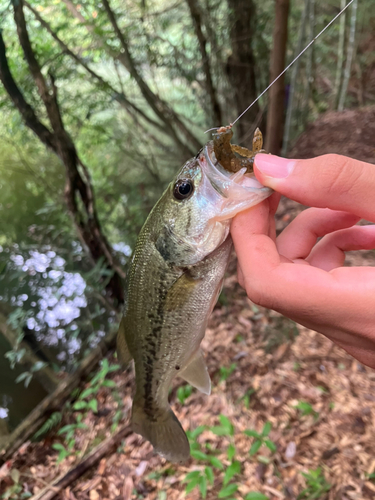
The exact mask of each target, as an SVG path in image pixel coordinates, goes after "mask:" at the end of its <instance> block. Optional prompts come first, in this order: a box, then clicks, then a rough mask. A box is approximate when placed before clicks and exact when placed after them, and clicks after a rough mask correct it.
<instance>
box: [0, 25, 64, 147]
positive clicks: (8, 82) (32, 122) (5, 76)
mask: <svg viewBox="0 0 375 500" xmlns="http://www.w3.org/2000/svg"><path fill="white" fill-rule="evenodd" d="M0 80H1V83H2V84H3V85H4V88H5V90H6V91H7V93H8V95H9V97H10V98H11V99H12V101H13V104H14V105H15V106H16V108H17V109H18V111H19V112H20V113H21V115H22V118H23V119H24V120H25V123H26V125H27V126H28V127H29V128H30V129H31V130H32V131H33V132H34V133H35V134H36V135H37V136H38V137H39V139H40V140H41V141H42V142H43V144H44V145H46V146H47V147H48V148H49V149H52V151H54V152H55V153H56V152H57V148H56V143H55V138H54V136H53V133H52V132H51V131H50V130H49V129H48V128H47V127H46V126H45V125H43V123H42V122H40V121H39V119H38V118H37V116H36V114H35V113H34V110H33V108H32V107H31V106H30V105H29V104H28V103H27V102H26V100H25V98H24V96H23V94H22V93H21V91H20V89H19V88H18V86H17V84H16V82H15V81H14V79H13V76H12V74H11V72H10V69H9V65H8V59H7V56H6V48H5V44H4V39H3V36H2V33H1V30H0Z"/></svg>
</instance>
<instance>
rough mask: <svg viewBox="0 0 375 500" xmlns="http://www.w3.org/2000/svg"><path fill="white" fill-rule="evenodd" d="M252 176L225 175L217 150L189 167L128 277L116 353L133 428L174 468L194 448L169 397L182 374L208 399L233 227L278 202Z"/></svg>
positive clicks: (170, 191) (150, 227)
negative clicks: (127, 368) (126, 377)
mask: <svg viewBox="0 0 375 500" xmlns="http://www.w3.org/2000/svg"><path fill="white" fill-rule="evenodd" d="M245 173H246V168H242V169H240V170H239V171H238V172H236V173H231V172H228V171H226V170H225V169H223V168H222V167H221V165H220V164H219V163H218V162H217V159H216V157H215V151H214V143H213V142H209V143H208V144H207V145H206V146H205V147H204V148H203V149H202V150H201V151H200V152H199V153H198V155H197V156H196V157H195V158H192V159H191V160H189V161H187V162H186V163H185V165H183V167H182V168H181V170H180V171H179V172H178V174H177V176H176V177H175V179H174V180H173V181H172V182H171V183H170V185H169V186H168V188H167V189H166V191H165V192H164V194H163V195H162V197H161V198H160V199H159V201H158V202H157V203H156V205H155V207H154V208H153V209H152V211H151V213H150V214H149V216H148V218H147V220H146V222H145V224H144V226H143V228H142V230H141V232H140V234H139V236H138V240H137V243H136V247H135V251H134V254H133V257H132V260H131V264H130V269H129V272H128V275H127V283H126V305H125V311H124V316H123V319H122V321H121V324H120V328H119V333H118V340H117V349H118V355H119V359H120V361H122V362H123V363H127V362H129V361H130V360H131V359H132V358H133V359H134V364H135V378H136V392H135V397H134V401H133V409H132V417H131V421H132V426H133V429H134V431H135V432H137V433H139V434H141V435H142V436H143V437H145V438H146V439H148V440H149V441H150V442H151V443H152V445H153V446H154V449H155V451H156V452H158V453H160V454H161V455H162V456H164V457H165V458H166V459H168V460H170V461H173V462H183V461H185V460H187V459H188V458H189V456H190V448H189V442H188V439H187V437H186V434H185V432H184V430H183V428H182V426H181V424H180V422H179V421H178V419H177V417H176V416H175V414H174V413H173V411H172V410H171V408H170V406H169V403H168V391H169V389H170V386H171V383H172V380H173V379H174V377H176V376H177V375H178V376H180V377H181V378H183V379H184V380H186V381H187V382H188V383H189V384H191V385H192V386H194V387H196V388H197V389H199V390H200V391H202V392H203V393H205V394H210V391H211V381H210V377H209V374H208V372H207V368H206V365H205V362H204V358H203V354H202V352H201V350H200V343H201V341H202V339H203V337H204V333H205V329H206V325H207V321H208V318H209V316H210V314H211V311H212V309H213V307H214V305H215V303H216V301H217V298H218V296H219V293H220V291H221V288H222V283H223V278H224V273H225V270H226V267H227V264H228V260H229V256H230V252H231V249H232V240H231V237H230V235H229V229H230V220H231V218H232V217H234V215H236V214H237V213H238V212H240V211H242V210H245V209H247V208H249V207H252V206H254V205H256V204H258V203H260V202H261V201H262V200H264V199H265V198H267V197H268V196H269V195H270V194H271V190H270V189H268V188H265V187H263V186H261V185H260V184H259V183H258V182H257V181H256V180H255V179H249V178H248V176H246V175H245Z"/></svg>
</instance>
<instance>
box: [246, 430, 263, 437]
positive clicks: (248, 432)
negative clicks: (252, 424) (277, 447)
mask: <svg viewBox="0 0 375 500" xmlns="http://www.w3.org/2000/svg"><path fill="white" fill-rule="evenodd" d="M243 433H244V434H246V436H249V437H254V438H260V437H261V436H260V434H259V432H257V431H255V430H254V429H248V430H246V431H244V432H243Z"/></svg>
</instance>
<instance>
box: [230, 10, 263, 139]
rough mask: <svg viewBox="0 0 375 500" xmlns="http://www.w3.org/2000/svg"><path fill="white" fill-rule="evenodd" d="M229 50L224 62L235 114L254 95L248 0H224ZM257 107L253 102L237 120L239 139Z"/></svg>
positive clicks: (249, 126) (247, 129)
mask: <svg viewBox="0 0 375 500" xmlns="http://www.w3.org/2000/svg"><path fill="white" fill-rule="evenodd" d="M227 1H228V7H229V25H230V40H231V49H232V54H231V55H230V56H229V58H228V60H227V64H226V70H227V73H228V78H229V82H230V84H231V86H232V92H233V94H234V99H235V103H236V108H237V109H236V116H235V118H236V117H237V116H238V115H240V114H241V113H242V111H243V110H244V109H246V108H247V106H248V105H249V104H250V103H251V102H252V101H253V100H254V99H255V98H256V85H255V58H254V53H253V48H252V36H253V35H252V33H253V31H254V29H253V26H254V24H255V7H254V3H253V1H252V0H227ZM258 111H259V106H258V104H255V105H254V106H253V107H252V108H251V109H250V110H249V111H248V112H247V113H246V114H245V115H244V117H243V118H241V120H240V121H239V122H238V133H239V135H240V142H241V140H243V138H244V137H245V136H246V135H248V134H249V133H251V132H252V128H253V125H254V122H255V119H256V117H257V114H258Z"/></svg>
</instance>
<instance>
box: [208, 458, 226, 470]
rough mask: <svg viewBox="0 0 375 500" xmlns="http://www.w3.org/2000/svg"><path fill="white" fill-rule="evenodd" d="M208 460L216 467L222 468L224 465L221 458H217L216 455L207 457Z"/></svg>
mask: <svg viewBox="0 0 375 500" xmlns="http://www.w3.org/2000/svg"><path fill="white" fill-rule="evenodd" d="M208 460H209V462H210V463H211V465H212V466H213V467H216V469H221V470H223V469H224V465H223V464H222V462H221V460H219V459H218V458H217V457H211V456H209V457H208Z"/></svg>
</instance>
